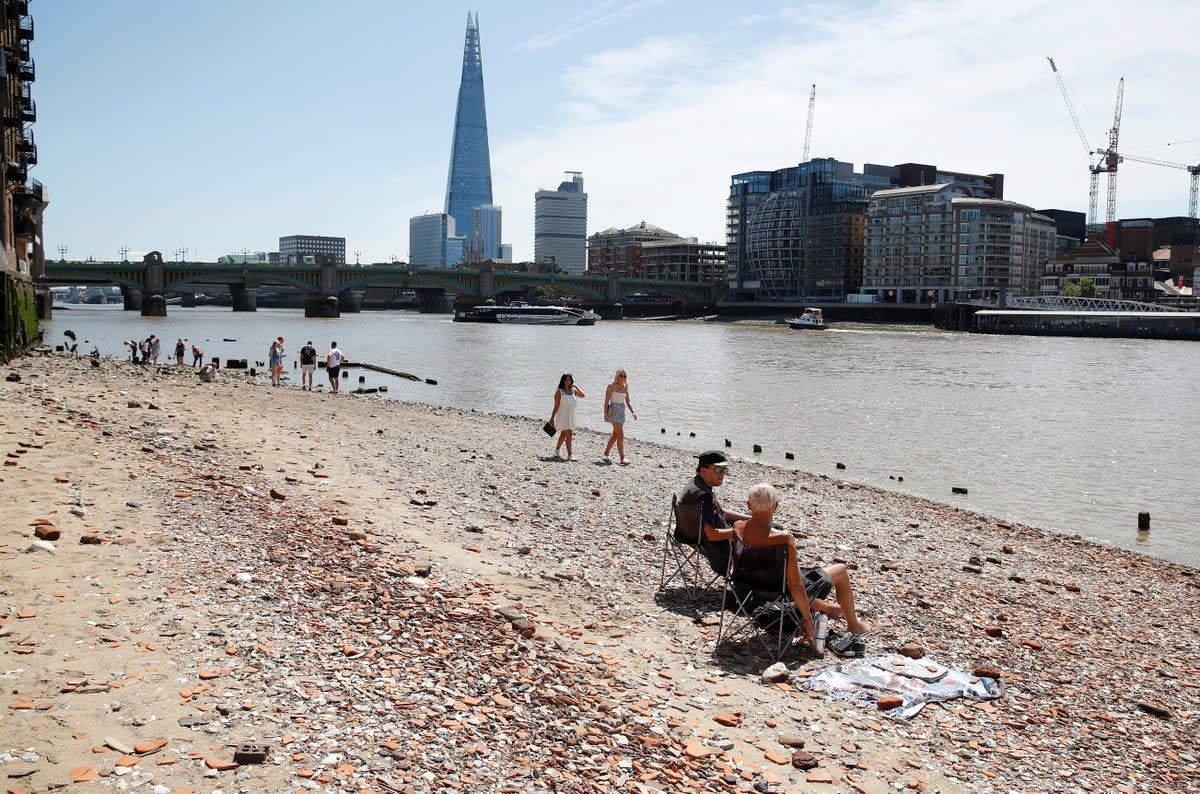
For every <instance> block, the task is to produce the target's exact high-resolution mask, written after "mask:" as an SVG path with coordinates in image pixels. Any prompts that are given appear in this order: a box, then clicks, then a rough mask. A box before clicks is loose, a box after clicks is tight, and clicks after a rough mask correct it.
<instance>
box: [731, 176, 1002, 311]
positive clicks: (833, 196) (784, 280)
mask: <svg viewBox="0 0 1200 794" xmlns="http://www.w3.org/2000/svg"><path fill="white" fill-rule="evenodd" d="M951 182H954V183H956V184H960V185H963V186H964V190H965V191H966V193H967V195H970V196H974V197H976V198H994V199H999V198H1003V196H1004V176H1003V175H1002V174H987V175H981V174H968V173H963V172H957V171H945V170H943V169H941V168H939V167H937V166H934V165H925V164H921V163H902V164H900V165H890V166H889V165H877V164H874V163H866V164H865V165H863V170H862V172H861V173H859V172H856V171H855V170H854V166H853V164H852V163H843V162H840V161H838V160H835V159H833V158H824V159H817V160H809V161H807V162H804V163H800V164H799V165H797V166H795V167H792V168H783V169H779V170H777V171H749V172H746V173H743V174H735V175H733V177H732V178H731V184H730V191H729V198H728V201H727V204H726V213H725V236H726V243H727V257H728V261H727V272H728V283H729V290H730V297H731V298H733V299H734V300H766V301H771V300H792V301H795V300H829V301H834V300H843V299H844V298H845V296H846V294H848V293H852V292H856V291H857V290H858V288H859V286H860V285H861V284H862V267H863V239H864V230H865V220H866V205H867V197H869V196H870V195H871V194H872V193H874V192H875V191H877V190H883V189H887V188H897V187H907V186H924V185H938V184H948V183H951Z"/></svg>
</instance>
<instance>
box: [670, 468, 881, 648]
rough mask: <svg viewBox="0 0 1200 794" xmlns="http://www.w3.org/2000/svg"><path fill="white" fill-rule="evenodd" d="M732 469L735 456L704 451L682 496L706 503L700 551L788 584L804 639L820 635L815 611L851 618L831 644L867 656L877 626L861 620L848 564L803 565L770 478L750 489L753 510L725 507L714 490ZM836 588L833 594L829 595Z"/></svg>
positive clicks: (718, 569) (713, 560) (718, 565)
mask: <svg viewBox="0 0 1200 794" xmlns="http://www.w3.org/2000/svg"><path fill="white" fill-rule="evenodd" d="M728 474H729V460H728V458H726V457H725V453H723V452H721V451H720V450H710V451H708V452H704V453H701V454H700V455H698V456H697V465H696V475H695V477H694V478H693V479H692V481H691V482H690V483H688V485H687V487H685V488H684V489H683V491H682V493H680V494H679V495H678V503H679V504H681V505H699V506H700V513H701V517H700V524H701V527H700V531H702V532H703V533H704V540H703V542H702V543H700V544H699V550H700V552H701V553H702V554H703V555H704V556H705V558H706V559H707V561H708V564H709V566H710V567H711V568H712V569H713V571H714V572H715V573H717V574H718V575H720V576H725V574H726V573H727V571H728V570H729V569H730V562H731V561H730V556H731V555H732V557H733V559H732V568H733V569H734V570H737V571H738V575H739V577H747V578H756V579H759V580H761V581H767V582H770V581H774V582H780V583H781V584H783V583H785V584H786V591H787V593H788V595H790V596H791V599H792V602H793V603H794V604H795V605H796V610H797V612H798V614H799V615H800V618H801V621H802V625H801V626H800V627H799V632H798V633H797V639H798V640H799V641H800V642H810V641H811V640H812V639H813V638H814V637H816V633H815V630H814V621H813V615H814V613H816V614H824V615H826V616H827V617H828V618H830V619H837V618H845V619H846V628H847V631H848V633H847V634H844V635H841V636H840V637H838V639H837V640H836V641H835V642H832V643H830V645H829V646H828V647H829V649H830V650H831V651H832V652H834V653H835V654H837V655H839V656H861V655H862V654H863V652H864V643H863V640H862V637H863V635H865V634H866V633H867V632H869V631H870V630H871V629H872V626H871V625H870V624H869V623H866V622H864V621H862V620H861V619H859V617H858V613H857V612H856V611H855V606H854V592H853V590H852V589H851V587H850V573H849V571H848V569H847V568H846V566H845V565H844V564H842V563H837V564H836V565H831V566H829V567H828V568H807V569H802V568H801V567H800V559H799V555H798V554H797V552H796V538H795V537H794V536H793V535H792V533H791V532H790V531H789V530H787V529H784V528H783V527H781V526H780V525H779V524H777V523H775V512H776V511H777V510H778V509H779V492H778V491H777V490H776V489H775V488H774V486H772V485H770V484H769V483H765V482H764V483H759V484H757V485H755V486H753V487H752V488H751V489H750V492H749V494H748V495H747V498H746V506H747V509H748V510H749V511H750V512H749V513H748V514H747V513H741V512H738V511H735V510H727V509H725V508H723V507H722V506H721V502H720V500H719V499H717V496H716V493H715V492H714V489H715V488H717V487H719V486H720V485H722V484H723V483H724V482H725V477H726V476H727V475H728ZM831 593H832V594H833V599H832V600H829V595H830V594H831ZM821 639H822V641H824V638H821Z"/></svg>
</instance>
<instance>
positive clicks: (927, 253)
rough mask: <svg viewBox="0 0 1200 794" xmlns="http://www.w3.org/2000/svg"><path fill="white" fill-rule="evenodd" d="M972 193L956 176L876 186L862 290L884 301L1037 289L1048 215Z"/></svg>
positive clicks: (1050, 238)
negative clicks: (947, 179) (914, 184)
mask: <svg viewBox="0 0 1200 794" xmlns="http://www.w3.org/2000/svg"><path fill="white" fill-rule="evenodd" d="M972 193H973V191H972V188H971V186H970V185H967V184H959V183H956V182H949V183H945V184H935V185H926V186H922V187H907V188H894V189H889V190H880V191H876V192H875V193H874V194H873V195H872V196H871V200H870V205H869V207H868V211H867V227H866V246H865V248H866V250H865V256H864V261H863V288H862V291H863V292H864V293H867V294H873V295H876V296H878V298H879V300H880V301H882V302H885V303H934V302H938V301H952V300H966V299H971V298H983V299H991V298H996V297H999V296H1000V295H1002V294H1003V295H1007V296H1009V297H1014V296H1017V295H1036V294H1038V293H1039V289H1040V280H1041V277H1042V272H1043V270H1044V268H1045V265H1046V263H1047V262H1050V261H1052V260H1053V259H1054V257H1055V246H1056V231H1055V227H1054V222H1053V221H1052V220H1051V219H1050V218H1048V217H1046V216H1045V215H1039V214H1038V213H1037V212H1035V211H1034V210H1033V209H1032V208H1031V207H1027V206H1025V205H1023V204H1017V203H1015V202H1011V201H1003V200H999V199H986V198H976V197H974V196H973V195H972Z"/></svg>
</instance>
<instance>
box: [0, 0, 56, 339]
mask: <svg viewBox="0 0 1200 794" xmlns="http://www.w3.org/2000/svg"><path fill="white" fill-rule="evenodd" d="M6 5H7V10H6V12H5V13H4V14H3V15H0V20H2V21H0V41H2V42H3V44H4V55H5V60H4V61H0V71H2V72H3V73H4V75H5V80H3V81H2V85H0V114H3V116H4V130H5V132H4V140H3V148H4V152H3V154H4V168H3V169H0V183H2V184H3V190H2V191H0V295H3V300H0V361H7V360H9V359H10V358H11V357H13V356H16V355H19V354H20V352H21V351H22V350H24V349H26V348H28V347H32V346H33V345H36V344H37V343H38V341H39V338H40V336H41V331H40V329H39V327H38V319H39V317H41V318H49V316H50V302H51V295H50V290H49V289H47V288H45V287H36V286H35V283H36V281H37V280H38V279H40V278H41V277H42V276H43V275H44V273H45V261H46V255H45V247H44V241H43V239H42V213H43V211H44V210H45V209H46V207H47V205H48V204H49V203H50V199H49V195H48V193H47V192H46V189H45V188H44V187H43V186H42V183H41V182H39V181H38V180H36V179H31V178H30V176H29V170H30V169H31V168H33V167H34V166H35V165H37V162H38V150H37V145H36V144H35V143H34V139H33V124H34V122H35V121H37V104H36V103H35V102H34V101H33V80H34V64H33V57H32V56H31V55H30V45H31V43H32V42H33V17H32V16H30V15H29V9H28V3H13V2H10V3H7V4H6Z"/></svg>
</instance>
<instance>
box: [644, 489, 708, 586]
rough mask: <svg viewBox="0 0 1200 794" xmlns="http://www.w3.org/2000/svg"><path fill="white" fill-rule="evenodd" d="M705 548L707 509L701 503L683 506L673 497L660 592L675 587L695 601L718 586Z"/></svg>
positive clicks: (677, 496) (677, 498) (664, 549)
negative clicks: (684, 591) (710, 588)
mask: <svg viewBox="0 0 1200 794" xmlns="http://www.w3.org/2000/svg"><path fill="white" fill-rule="evenodd" d="M704 545H705V539H704V506H703V505H702V504H701V503H700V502H693V503H688V504H681V503H680V501H679V495H678V494H672V496H671V514H670V516H668V517H667V535H666V538H665V540H664V541H663V556H662V570H661V573H660V575H659V579H658V589H659V591H660V592H661V591H663V590H665V589H666V588H667V587H668V586H670V585H675V586H678V587H683V588H685V589H686V590H687V593H688V597H689V598H695V597H696V596H697V595H698V594H699V593H700V592H702V591H703V590H705V589H707V588H709V587H711V586H712V585H713V584H714V583H715V582H716V580H717V579H718V578H719V575H718V574H716V573H714V572H713V571H712V569H711V568H710V567H709V563H708V558H707V557H706V556H705V554H704Z"/></svg>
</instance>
